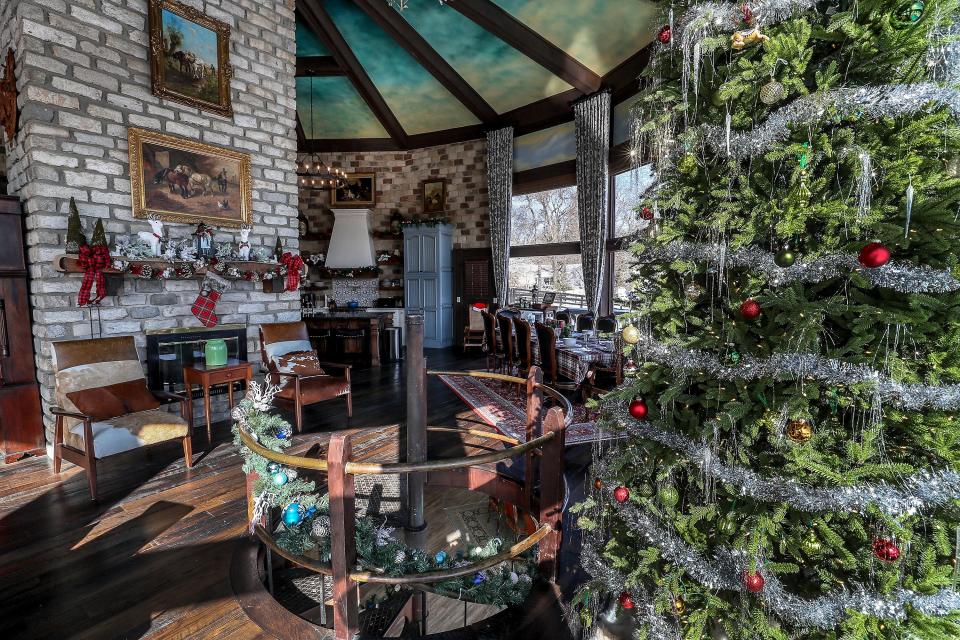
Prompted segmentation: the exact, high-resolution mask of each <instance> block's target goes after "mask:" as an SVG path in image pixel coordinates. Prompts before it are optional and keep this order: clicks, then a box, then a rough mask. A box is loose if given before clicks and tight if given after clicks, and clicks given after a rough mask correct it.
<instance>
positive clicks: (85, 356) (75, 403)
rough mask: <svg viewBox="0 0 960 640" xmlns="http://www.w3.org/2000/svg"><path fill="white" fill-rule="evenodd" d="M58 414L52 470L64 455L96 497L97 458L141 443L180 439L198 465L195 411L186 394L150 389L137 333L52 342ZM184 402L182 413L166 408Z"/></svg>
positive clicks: (189, 458)
mask: <svg viewBox="0 0 960 640" xmlns="http://www.w3.org/2000/svg"><path fill="white" fill-rule="evenodd" d="M53 369H54V381H55V388H54V395H55V401H56V403H57V404H56V406H53V407H51V409H50V410H51V412H52V413H53V415H54V416H56V424H55V428H54V435H53V472H54V473H60V465H61V463H62V461H63V459H66V460H67V461H68V462H72V463H73V464H75V465H77V466H79V467H82V468H84V469H85V470H86V472H87V485H88V486H89V488H90V498H91V499H92V500H94V501H96V499H97V461H98V460H102V459H103V458H106V457H108V456H112V455H115V454H118V453H123V452H124V451H130V450H132V449H137V448H139V447H144V446H147V445H152V444H156V443H159V442H166V441H168V440H181V441H182V443H183V458H184V460H185V461H186V464H187V467H190V466H192V465H193V460H192V458H193V443H192V441H191V439H190V433H191V430H192V427H193V416H192V414H191V411H190V403H189V400H188V399H187V397H186V396H184V395H179V394H176V393H170V392H167V391H151V390H149V389H147V380H146V377H145V376H144V375H143V365H141V364H140V358H139V356H138V355H137V347H136V344H135V343H134V340H133V336H118V337H113V338H97V339H93V340H65V341H62V342H54V343H53ZM171 403H179V404H180V415H179V416H178V415H176V414H174V413H170V412H169V411H164V410H162V409H161V405H162V404H171Z"/></svg>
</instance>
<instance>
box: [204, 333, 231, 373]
mask: <svg viewBox="0 0 960 640" xmlns="http://www.w3.org/2000/svg"><path fill="white" fill-rule="evenodd" d="M203 351H204V354H205V356H206V360H207V366H208V367H222V366H223V365H225V364H227V343H226V342H224V340H223V338H214V339H213V340H207V344H206V345H205V346H204V348H203Z"/></svg>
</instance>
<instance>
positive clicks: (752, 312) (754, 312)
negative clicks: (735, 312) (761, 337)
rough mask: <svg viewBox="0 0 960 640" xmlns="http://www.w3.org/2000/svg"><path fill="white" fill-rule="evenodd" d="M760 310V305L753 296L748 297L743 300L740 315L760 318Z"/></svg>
mask: <svg viewBox="0 0 960 640" xmlns="http://www.w3.org/2000/svg"><path fill="white" fill-rule="evenodd" d="M760 311H761V309H760V305H759V304H757V301H756V300H754V299H752V298H747V299H746V300H744V301H743V304H741V305H740V315H742V316H743V317H744V318H746V319H747V320H756V319H757V318H759V317H760Z"/></svg>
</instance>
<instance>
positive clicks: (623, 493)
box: [613, 485, 630, 503]
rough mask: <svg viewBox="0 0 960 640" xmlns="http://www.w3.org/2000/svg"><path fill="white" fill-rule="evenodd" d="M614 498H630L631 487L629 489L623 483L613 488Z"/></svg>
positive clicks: (621, 499)
mask: <svg viewBox="0 0 960 640" xmlns="http://www.w3.org/2000/svg"><path fill="white" fill-rule="evenodd" d="M613 499H614V500H616V501H617V502H621V503H623V502H626V501H627V500H629V499H630V489H627V488H626V487H624V486H623V485H621V486H619V487H617V488H616V489H614V490H613Z"/></svg>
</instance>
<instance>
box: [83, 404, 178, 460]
mask: <svg viewBox="0 0 960 640" xmlns="http://www.w3.org/2000/svg"><path fill="white" fill-rule="evenodd" d="M92 427H93V453H94V455H95V456H96V457H97V458H106V457H107V456H112V455H113V454H115V453H122V452H124V451H129V450H131V449H136V448H138V447H143V446H146V445H149V444H155V443H157V442H165V441H167V440H173V439H175V438H182V437H184V436H185V435H187V430H188V427H187V422H186V420H184V419H183V418H181V417H180V416H178V415H176V414H174V413H168V412H166V411H161V410H157V409H155V410H151V411H140V412H138V413H128V414H126V415H122V416H117V417H115V418H110V419H108V420H99V421H97V422H94V423H93V425H92ZM64 440H65V442H66V444H68V445H70V446H71V447H73V448H75V449H80V450H81V451H83V423H79V424H77V425H75V426H73V427H71V428H70V430H69V431H67V432H66V434H65V435H64Z"/></svg>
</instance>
